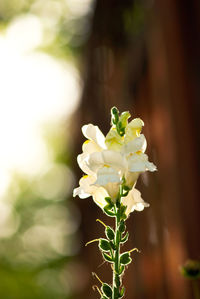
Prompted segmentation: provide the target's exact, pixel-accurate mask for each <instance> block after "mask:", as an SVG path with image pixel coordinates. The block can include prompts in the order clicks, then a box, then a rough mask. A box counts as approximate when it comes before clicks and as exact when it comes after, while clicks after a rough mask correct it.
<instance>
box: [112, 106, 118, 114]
mask: <svg viewBox="0 0 200 299" xmlns="http://www.w3.org/2000/svg"><path fill="white" fill-rule="evenodd" d="M111 114H113V115H115V114H119V110H118V109H117V108H116V107H112V108H111Z"/></svg>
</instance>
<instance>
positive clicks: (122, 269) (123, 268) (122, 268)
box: [119, 266, 125, 275]
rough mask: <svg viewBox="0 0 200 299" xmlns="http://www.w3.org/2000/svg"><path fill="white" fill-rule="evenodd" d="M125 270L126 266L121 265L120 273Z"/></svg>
mask: <svg viewBox="0 0 200 299" xmlns="http://www.w3.org/2000/svg"><path fill="white" fill-rule="evenodd" d="M124 270H125V267H124V266H120V268H119V275H121V274H122V273H123V272H124Z"/></svg>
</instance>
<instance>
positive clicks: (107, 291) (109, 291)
mask: <svg viewBox="0 0 200 299" xmlns="http://www.w3.org/2000/svg"><path fill="white" fill-rule="evenodd" d="M101 290H102V292H103V293H104V295H106V296H107V297H108V298H112V288H111V287H110V286H109V284H107V283H103V284H102V287H101Z"/></svg>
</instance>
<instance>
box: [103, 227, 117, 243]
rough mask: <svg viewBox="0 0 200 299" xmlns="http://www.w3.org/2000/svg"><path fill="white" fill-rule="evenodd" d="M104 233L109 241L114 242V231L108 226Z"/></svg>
mask: <svg viewBox="0 0 200 299" xmlns="http://www.w3.org/2000/svg"><path fill="white" fill-rule="evenodd" d="M105 233H106V237H107V238H108V239H109V240H114V238H115V233H114V230H113V229H112V228H111V227H110V226H107V227H106V230H105Z"/></svg>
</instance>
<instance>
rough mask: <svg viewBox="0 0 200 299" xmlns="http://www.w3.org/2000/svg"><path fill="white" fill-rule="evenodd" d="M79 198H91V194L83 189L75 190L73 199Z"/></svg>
mask: <svg viewBox="0 0 200 299" xmlns="http://www.w3.org/2000/svg"><path fill="white" fill-rule="evenodd" d="M77 195H78V196H79V197H80V198H87V197H89V196H91V194H89V193H86V192H85V191H84V189H83V188H82V187H78V188H75V189H74V191H73V197H76V196H77Z"/></svg>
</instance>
